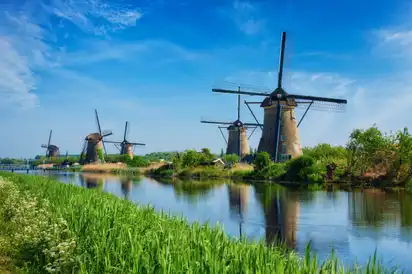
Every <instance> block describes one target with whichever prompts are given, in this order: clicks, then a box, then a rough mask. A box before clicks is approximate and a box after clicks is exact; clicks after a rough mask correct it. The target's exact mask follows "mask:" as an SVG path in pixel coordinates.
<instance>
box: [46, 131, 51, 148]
mask: <svg viewBox="0 0 412 274" xmlns="http://www.w3.org/2000/svg"><path fill="white" fill-rule="evenodd" d="M51 137H52V130H50V134H49V142H48V143H47V147H49V146H50V142H51Z"/></svg>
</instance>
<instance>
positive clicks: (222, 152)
mask: <svg viewBox="0 0 412 274" xmlns="http://www.w3.org/2000/svg"><path fill="white" fill-rule="evenodd" d="M223 156H225V153H224V151H223V148H222V150H220V158H223Z"/></svg>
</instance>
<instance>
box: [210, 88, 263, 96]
mask: <svg viewBox="0 0 412 274" xmlns="http://www.w3.org/2000/svg"><path fill="white" fill-rule="evenodd" d="M212 92H220V93H234V94H243V95H251V96H269V95H270V94H268V93H261V92H250V91H241V90H239V91H235V90H228V89H220V88H214V89H212Z"/></svg>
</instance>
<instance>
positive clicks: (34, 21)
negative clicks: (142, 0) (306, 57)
mask: <svg viewBox="0 0 412 274" xmlns="http://www.w3.org/2000/svg"><path fill="white" fill-rule="evenodd" d="M2 14H3V15H4V16H2V17H0V18H1V19H0V52H1V55H0V72H1V75H0V99H1V102H2V106H3V107H4V106H6V105H9V106H12V105H14V104H17V105H20V106H21V107H24V108H30V107H33V106H36V105H38V103H39V98H38V96H37V95H36V93H35V91H36V80H37V77H36V73H37V72H39V70H47V69H51V68H54V69H55V68H56V67H61V66H62V65H64V61H67V60H70V59H71V58H70V57H68V56H67V55H68V54H67V52H64V51H63V50H62V49H61V44H60V45H59V46H57V45H58V44H57V36H56V33H55V31H54V28H53V26H51V25H50V19H51V16H53V15H56V16H58V17H60V18H64V19H66V20H69V21H70V22H72V23H74V24H75V25H76V26H77V27H79V28H80V29H81V30H83V31H87V32H92V33H99V34H104V33H108V32H113V31H116V30H120V29H124V28H127V27H132V26H134V25H135V24H136V21H137V20H138V19H140V17H141V16H142V15H141V13H140V12H139V10H138V9H131V8H128V7H125V6H123V5H112V4H110V5H109V4H105V3H102V2H99V1H95V0H86V1H76V0H69V1H60V0H54V1H52V4H51V5H49V6H46V5H44V4H43V3H42V2H40V1H35V2H30V5H23V6H21V7H17V8H15V9H10V10H8V11H4V12H2ZM94 19H100V20H94ZM109 53H110V52H109ZM98 54H103V52H102V51H98ZM98 54H94V55H90V54H89V55H88V56H89V57H88V59H89V60H87V58H86V60H85V61H90V62H93V61H94V60H99V59H101V58H102V56H99V55H98ZM104 54H105V58H109V59H110V57H112V58H118V57H119V56H118V55H119V54H120V52H119V51H116V50H112V54H108V51H107V48H106V52H104ZM75 55H76V54H75Z"/></svg>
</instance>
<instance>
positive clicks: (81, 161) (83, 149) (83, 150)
mask: <svg viewBox="0 0 412 274" xmlns="http://www.w3.org/2000/svg"><path fill="white" fill-rule="evenodd" d="M86 146H87V140H84V143H83V148H82V151H81V152H80V158H79V164H82V163H83V160H84V159H83V157H85V156H86V155H84V154H85V150H86Z"/></svg>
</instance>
